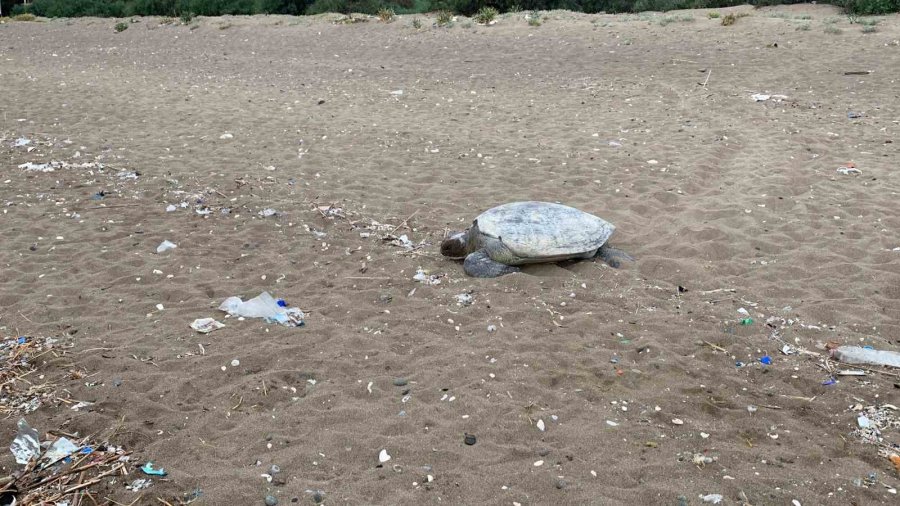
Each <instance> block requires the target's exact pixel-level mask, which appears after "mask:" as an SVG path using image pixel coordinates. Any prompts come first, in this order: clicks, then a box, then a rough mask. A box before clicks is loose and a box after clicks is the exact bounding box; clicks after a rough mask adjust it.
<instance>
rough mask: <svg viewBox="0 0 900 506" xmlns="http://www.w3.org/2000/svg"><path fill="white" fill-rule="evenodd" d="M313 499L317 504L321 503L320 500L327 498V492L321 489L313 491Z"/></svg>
mask: <svg viewBox="0 0 900 506" xmlns="http://www.w3.org/2000/svg"><path fill="white" fill-rule="evenodd" d="M312 500H313V501H314V502H315V503H316V504H319V503H320V502H322V501H324V500H325V494H323V493H322V491H321V490H316V491H315V492H313V496H312Z"/></svg>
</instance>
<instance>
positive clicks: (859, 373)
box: [837, 369, 866, 376]
mask: <svg viewBox="0 0 900 506" xmlns="http://www.w3.org/2000/svg"><path fill="white" fill-rule="evenodd" d="M837 374H838V376H865V375H866V371H860V370H858V369H844V370H841V371H838V372H837Z"/></svg>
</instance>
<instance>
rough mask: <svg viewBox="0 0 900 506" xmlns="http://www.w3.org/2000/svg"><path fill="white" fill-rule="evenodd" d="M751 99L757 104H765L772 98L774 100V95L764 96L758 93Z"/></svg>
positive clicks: (751, 96)
mask: <svg viewBox="0 0 900 506" xmlns="http://www.w3.org/2000/svg"><path fill="white" fill-rule="evenodd" d="M750 98H752V99H753V100H754V101H756V102H765V101H766V100H769V99H770V98H772V95H764V94H762V93H756V94H753V95H750Z"/></svg>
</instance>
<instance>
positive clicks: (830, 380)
mask: <svg viewBox="0 0 900 506" xmlns="http://www.w3.org/2000/svg"><path fill="white" fill-rule="evenodd" d="M835 383H837V381H835V380H834V378H828V379H827V380H825V381H823V382H822V385H824V386H828V385H834V384H835Z"/></svg>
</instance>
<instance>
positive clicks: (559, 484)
mask: <svg viewBox="0 0 900 506" xmlns="http://www.w3.org/2000/svg"><path fill="white" fill-rule="evenodd" d="M566 485H568V483H566V480H556V488H558V489H560V490H562V489H564V488H566Z"/></svg>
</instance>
